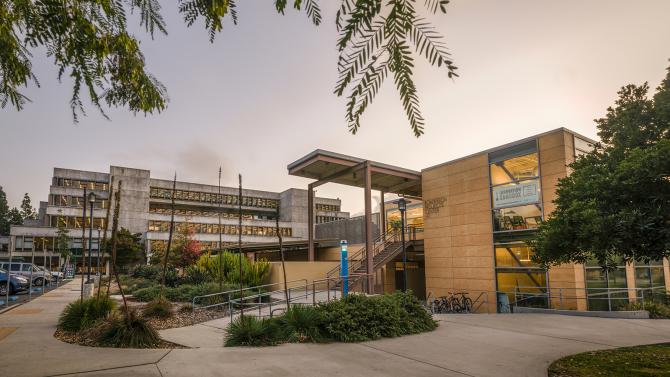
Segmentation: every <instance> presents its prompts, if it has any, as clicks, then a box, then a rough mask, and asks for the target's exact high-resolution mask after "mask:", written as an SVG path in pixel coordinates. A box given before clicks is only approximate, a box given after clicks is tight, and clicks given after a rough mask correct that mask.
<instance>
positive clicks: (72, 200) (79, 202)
mask: <svg viewBox="0 0 670 377" xmlns="http://www.w3.org/2000/svg"><path fill="white" fill-rule="evenodd" d="M108 203H109V201H108V200H107V199H98V198H96V199H95V201H94V202H93V208H107V205H108ZM49 205H52V206H59V207H78V208H81V207H83V205H84V198H83V197H81V196H72V195H54V194H51V195H49ZM90 205H91V202H88V203H86V207H88V206H90Z"/></svg>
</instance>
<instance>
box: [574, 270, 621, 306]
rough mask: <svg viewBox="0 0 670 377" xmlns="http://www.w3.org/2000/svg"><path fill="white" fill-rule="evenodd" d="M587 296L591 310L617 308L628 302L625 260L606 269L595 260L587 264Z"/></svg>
mask: <svg viewBox="0 0 670 377" xmlns="http://www.w3.org/2000/svg"><path fill="white" fill-rule="evenodd" d="M585 273H586V296H587V302H588V309H589V310H616V309H617V308H619V307H621V306H623V305H625V304H626V303H627V302H628V290H627V287H628V283H627V282H626V264H625V263H624V261H623V260H619V261H617V263H616V267H614V268H612V269H604V268H602V267H601V266H600V265H598V264H597V263H596V262H595V261H589V262H587V263H586V266H585Z"/></svg>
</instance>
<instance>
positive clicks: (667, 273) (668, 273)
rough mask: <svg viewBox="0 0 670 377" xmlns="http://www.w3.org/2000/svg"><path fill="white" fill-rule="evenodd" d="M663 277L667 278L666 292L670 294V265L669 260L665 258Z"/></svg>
mask: <svg viewBox="0 0 670 377" xmlns="http://www.w3.org/2000/svg"><path fill="white" fill-rule="evenodd" d="M663 277H665V290H666V291H668V292H670V263H668V258H663Z"/></svg>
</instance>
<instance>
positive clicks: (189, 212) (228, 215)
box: [149, 206, 277, 220]
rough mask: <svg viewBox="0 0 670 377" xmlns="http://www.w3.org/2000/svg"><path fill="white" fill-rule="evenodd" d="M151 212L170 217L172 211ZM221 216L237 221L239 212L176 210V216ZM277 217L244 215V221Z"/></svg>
mask: <svg viewBox="0 0 670 377" xmlns="http://www.w3.org/2000/svg"><path fill="white" fill-rule="evenodd" d="M149 212H151V213H160V214H162V215H170V214H171V213H172V210H171V209H170V208H163V207H156V206H150V207H149ZM219 213H220V214H221V218H224V219H237V218H239V214H238V213H237V212H226V211H221V212H217V211H212V210H200V209H183V208H175V210H174V214H175V215H178V216H207V217H217V216H218V215H219ZM276 218H277V216H275V215H273V214H261V215H259V214H251V213H242V219H244V220H275V219H276Z"/></svg>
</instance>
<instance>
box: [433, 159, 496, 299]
mask: <svg viewBox="0 0 670 377" xmlns="http://www.w3.org/2000/svg"><path fill="white" fill-rule="evenodd" d="M422 185H423V198H424V201H425V202H427V201H431V200H439V199H440V198H445V199H446V202H445V203H444V206H443V207H441V208H439V209H438V210H435V211H433V212H429V211H424V222H425V231H424V247H425V259H426V297H429V296H430V297H431V298H435V297H439V296H444V295H447V294H448V292H453V291H459V290H465V291H468V292H469V293H470V297H472V298H473V299H474V298H476V297H477V296H478V295H479V292H482V291H489V292H491V293H490V294H489V300H488V301H489V305H490V307H489V308H488V309H490V310H492V311H495V305H496V304H495V295H493V294H492V292H493V291H495V272H494V265H493V238H492V231H493V229H492V225H491V203H490V201H491V199H490V194H489V172H488V155H487V154H484V153H482V154H479V155H475V156H472V157H469V158H466V159H462V160H458V161H455V162H453V163H450V164H447V165H442V166H439V167H436V168H433V169H429V170H425V171H423V172H422ZM481 309H482V310H484V311H486V310H487V309H486V308H481Z"/></svg>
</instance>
